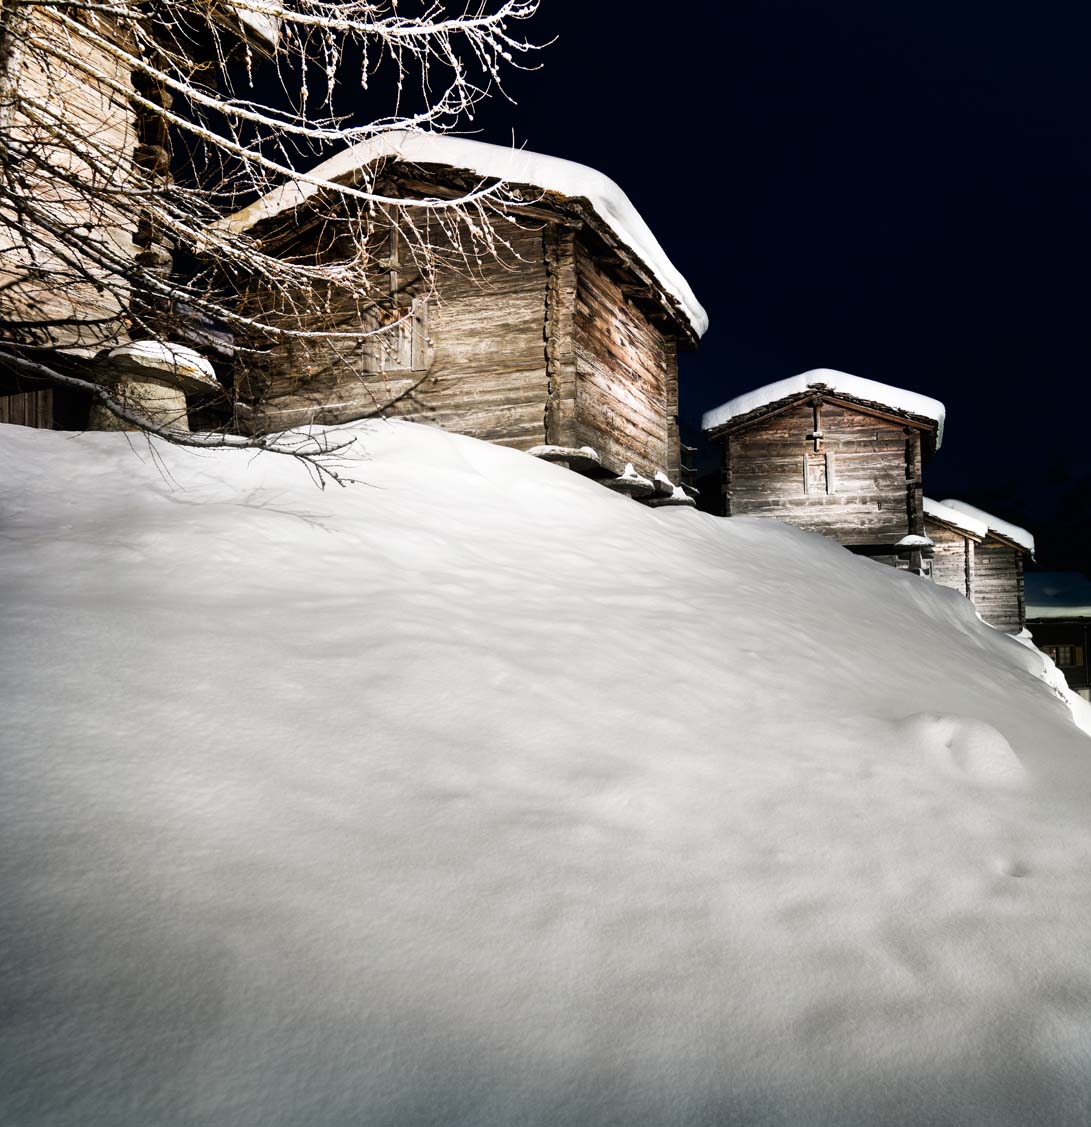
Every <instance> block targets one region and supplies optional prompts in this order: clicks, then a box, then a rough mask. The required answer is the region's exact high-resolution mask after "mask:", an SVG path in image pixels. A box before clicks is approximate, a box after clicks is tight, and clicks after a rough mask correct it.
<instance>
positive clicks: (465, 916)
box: [0, 423, 1091, 1127]
mask: <svg viewBox="0 0 1091 1127" xmlns="http://www.w3.org/2000/svg"><path fill="white" fill-rule="evenodd" d="M356 429H357V431H358V434H359V440H358V443H357V451H356V453H354V454H353V456H352V462H353V464H352V466H351V470H352V472H353V474H354V476H356V477H358V478H359V479H361V481H362V482H363V484H359V485H356V486H353V487H352V488H349V489H345V490H339V489H332V490H327V491H325V492H319V491H318V490H316V489H315V488H314V487H313V486H312V485H311V484H310V483H309V481H308V480H307V478H306V476H305V475H304V474H303V473H302V471H301V470H300V469H299V467H298V466H296V465H295V464H292V463H290V462H289V461H288V460H286V459H278V458H276V457H273V456H268V455H266V456H262V457H259V458H256V459H255V458H252V457H248V456H246V455H245V454H242V453H239V452H220V453H215V454H208V455H199V456H198V455H194V454H191V453H186V452H181V451H177V450H174V449H172V448H169V447H162V446H157V447H155V456H154V457H152V456H151V453H150V450H149V448H148V447H147V445H146V444H145V445H142V444H139V443H137V444H133V445H130V443H129V442H127V441H126V436H125V435H120V434H94V435H84V436H79V437H73V436H64V435H60V434H54V433H48V432H41V431H33V430H25V429H20V428H16V427H0V482H2V483H3V484H2V485H0V521H2V525H0V528H2V536H0V555H2V559H0V585H2V600H0V606H2V616H3V618H2V622H0V670H2V675H3V683H4V686H5V694H4V725H3V729H2V731H3V736H2V741H3V745H4V750H3V756H2V759H0V764H2V770H3V777H2V779H0V796H2V802H3V808H2V817H0V865H2V866H3V897H4V899H3V907H4V910H3V912H2V914H0V929H2V931H3V936H2V944H3V949H4V951H5V972H4V974H5V977H4V984H5V995H6V1004H5V1006H4V1014H5V1017H4V1025H3V1038H4V1041H3V1051H2V1054H0V1060H2V1061H3V1068H4V1070H5V1075H4V1079H3V1082H2V1083H0V1121H3V1122H4V1123H5V1124H8V1125H12V1127H25V1125H35V1127H44V1125H46V1124H49V1125H51V1127H52V1125H60V1124H80V1125H84V1124H92V1123H94V1124H100V1123H102V1124H106V1123H108V1124H110V1125H111V1127H130V1125H131V1127H149V1125H152V1124H154V1125H156V1127H173V1125H182V1124H185V1125H187V1127H194V1125H208V1127H212V1125H216V1127H228V1125H230V1127H258V1125H261V1127H271V1125H293V1127H294V1125H298V1124H304V1123H306V1124H317V1125H322V1127H325V1125H335V1124H336V1125H341V1124H346V1125H347V1124H353V1125H356V1124H365V1123H366V1124H368V1125H369V1127H371V1125H383V1124H389V1125H404V1124H425V1123H429V1124H432V1123H434V1124H460V1125H467V1127H468V1125H473V1127H483V1125H493V1124H495V1125H508V1124H516V1123H518V1124H524V1125H527V1124H531V1125H539V1124H540V1125H546V1124H549V1125H556V1124H578V1125H581V1127H582V1125H599V1124H626V1125H632V1124H649V1125H651V1124H655V1125H663V1124H686V1125H690V1124H712V1123H739V1124H765V1123H775V1124H807V1125H814V1124H830V1125H833V1124H839V1125H840V1124H869V1125H870V1124H875V1123H883V1124H892V1123H905V1124H910V1123H913V1124H917V1123H925V1122H927V1123H931V1124H940V1123H943V1124H946V1123H950V1124H956V1123H958V1124H965V1123H973V1124H989V1125H997V1124H1013V1125H1014V1124H1019V1125H1023V1124H1026V1123H1028V1122H1038V1123H1050V1124H1077V1123H1085V1122H1087V1119H1088V1114H1089V1109H1091V882H1089V881H1088V879H1087V872H1088V861H1089V859H1091V831H1089V828H1088V825H1087V809H1088V800H1089V799H1091V756H1089V748H1091V744H1089V742H1088V740H1087V738H1086V737H1085V736H1084V735H1083V734H1082V733H1081V732H1079V731H1078V730H1077V728H1076V727H1075V726H1074V725H1073V723H1072V721H1071V718H1070V714H1069V712H1068V710H1067V708H1066V706H1065V704H1064V703H1063V702H1062V701H1061V700H1060V699H1058V697H1057V696H1056V695H1055V693H1054V692H1053V691H1052V690H1051V689H1050V688H1049V687H1048V686H1046V685H1045V684H1044V683H1043V682H1042V680H1040V679H1039V677H1038V674H1039V672H1040V671H1041V668H1042V662H1041V657H1040V655H1038V654H1037V653H1035V652H1034V651H1033V650H1030V649H1028V648H1026V647H1024V646H1022V645H1020V644H1019V643H1018V642H1016V641H1013V640H1012V639H1010V638H1008V637H1006V636H1005V635H1003V634H1000V633H998V632H996V631H994V630H991V629H990V628H988V627H986V626H984V625H983V624H982V623H981V622H979V620H978V619H977V618H976V616H975V615H974V613H973V611H972V609H971V607H970V605H969V604H968V603H967V602H966V601H965V600H964V599H962V598H961V597H960V596H959V595H957V594H955V593H954V592H951V591H947V590H944V589H941V588H936V587H933V586H931V585H929V584H927V583H925V582H923V581H920V580H918V579H916V578H915V577H913V576H909V575H906V574H900V573H897V572H895V571H893V570H891V569H888V568H883V567H881V566H879V565H876V564H872V563H870V562H868V561H865V560H862V559H857V558H855V557H853V556H851V555H849V554H848V553H847V552H844V551H843V550H841V549H840V548H838V547H837V546H836V545H834V544H833V543H831V542H828V541H825V540H823V539H821V538H819V537H816V536H811V535H807V534H804V533H801V532H798V531H796V530H794V529H791V528H787V527H784V526H780V525H777V524H774V523H771V522H761V521H757V520H747V519H745V518H737V519H734V520H731V521H725V520H722V519H717V518H714V517H710V516H707V515H705V514H701V513H697V512H694V511H691V510H685V509H659V510H648V509H645V508H642V507H640V506H638V505H636V504H634V503H633V502H631V501H629V500H627V499H625V498H623V497H620V496H617V495H615V494H613V493H611V492H609V491H608V490H606V489H603V488H601V487H600V486H598V485H595V484H593V483H591V482H589V481H586V480H583V479H581V478H578V477H576V476H575V475H573V474H571V473H569V472H568V471H565V470H563V469H559V468H557V467H554V466H551V465H548V464H544V463H541V462H538V461H536V460H535V459H533V458H531V457H528V456H527V455H524V454H520V453H517V452H514V451H510V450H506V449H501V448H497V447H492V446H487V445H485V444H482V443H480V442H476V441H474V440H472V439H468V438H463V437H459V436H455V435H450V434H446V433H443V432H441V431H439V430H429V429H425V428H422V427H416V426H412V425H409V424H389V423H376V424H369V425H365V426H359V427H357V428H356Z"/></svg>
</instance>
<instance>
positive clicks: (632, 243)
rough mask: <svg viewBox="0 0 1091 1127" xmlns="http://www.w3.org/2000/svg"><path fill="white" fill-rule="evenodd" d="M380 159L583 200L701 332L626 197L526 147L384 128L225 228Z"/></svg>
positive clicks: (290, 203)
mask: <svg viewBox="0 0 1091 1127" xmlns="http://www.w3.org/2000/svg"><path fill="white" fill-rule="evenodd" d="M384 157H393V158H396V159H398V160H403V161H411V162H413V163H416V164H437V165H442V166H444V167H446V168H453V169H459V170H465V171H467V172H472V173H474V174H475V175H477V176H482V177H487V178H490V179H491V178H496V179H498V180H503V181H506V182H508V183H509V184H525V185H528V186H530V187H532V188H537V189H539V190H541V191H544V192H556V193H558V194H559V195H562V196H567V197H569V198H570V199H586V200H587V201H588V203H590V205H591V207H592V208H594V211H595V214H596V215H597V216H598V217H599V218H600V219H601V220H602V221H603V222H604V223H605V224H606V225H607V226H608V227H609V228H610V229H611V230H612V231H613V232H614V234H615V235H616V236H617V237H618V238H619V239H620V240H621V242H622V243H623V244H624V245H625V246H626V247H628V249H629V250H631V251H632V252H633V253H634V254H635V255H636V257H637V258H639V259H640V260H641V261H642V262H643V263H644V264H645V265H646V266H647V267H648V269H649V270H650V271H651V272H652V274H653V275H654V276H655V279H656V281H657V282H658V283H659V285H660V286H661V287H662V288H663V290H664V291H665V292H666V293H668V294H670V295H671V296H672V297H673V298H674V299H675V300H676V301H677V302H678V304H679V306H680V307H681V310H682V312H683V313H684V315H685V317H686V319H687V320H688V321H689V323H690V325H691V326H692V327H693V331H694V332H695V333H696V334H697V336H699V337H700V336H703V335H704V333H705V330H706V329H707V328H708V314H707V313H705V311H704V309H703V308H702V307H701V304H700V302H698V300H697V298H696V297H695V296H694V293H693V290H691V289H690V286H689V283H688V282H687V281H686V279H685V278H684V277H683V276H682V275H681V274H680V273H679V271H678V270H677V268H676V267H675V266H674V264H673V263H672V262H671V260H670V259H669V258H668V257H667V254H666V252H665V251H664V250H663V248H662V247H661V246H660V245H659V240H658V239H656V237H655V235H653V234H652V231H651V228H650V227H649V226H648V224H647V223H646V222H645V221H644V219H643V217H642V216H641V214H640V213H639V212H638V211H637V210H636V208H635V207H634V206H633V204H632V202H631V201H630V200H629V197H628V196H627V195H625V193H624V192H623V191H622V190H621V189H620V188H619V187H618V186H617V184H615V183H614V182H613V180H611V179H610V178H609V177H608V176H604V175H603V174H602V173H601V172H598V171H596V170H595V169H593V168H588V167H587V166H586V165H583V164H577V163H576V162H575V161H571V160H564V159H562V158H561V157H553V156H547V155H546V154H545V153H532V152H528V151H527V150H526V149H515V148H509V147H507V146H504V145H489V144H486V143H485V142H484V141H473V140H471V139H470V138H468V137H452V136H448V135H445V134H440V133H419V132H415V131H413V130H401V129H399V130H391V131H390V132H388V133H380V134H378V135H377V136H374V137H370V138H368V140H366V141H361V142H359V143H358V144H356V145H351V146H350V147H349V148H347V149H345V150H344V151H343V152H340V153H337V154H336V155H335V156H333V157H330V159H329V160H326V161H323V162H322V163H321V164H320V165H318V166H317V167H315V168H312V169H311V170H310V172H308V173H307V174H306V178H305V179H299V180H293V181H292V182H291V183H288V184H285V185H283V186H282V187H280V188H276V189H274V190H273V191H272V192H270V193H269V194H268V195H265V196H262V198H261V199H259V200H257V201H255V202H254V203H252V204H250V205H249V207H245V208H243V209H242V210H241V211H237V212H235V214H234V215H231V216H229V217H228V218H227V219H226V220H225V221H224V222H225V223H226V224H228V225H230V226H231V227H233V228H234V229H236V230H246V229H247V228H248V227H251V226H253V225H254V224H255V223H260V222H261V221H262V220H265V219H271V218H273V217H274V216H277V215H280V214H281V213H282V212H285V211H289V210H290V209H292V208H295V207H298V206H299V205H300V204H301V203H303V202H304V201H305V200H307V199H309V198H310V197H311V196H313V195H314V194H315V193H316V192H318V191H320V190H321V189H322V188H323V187H329V186H331V185H333V184H337V183H343V182H344V180H345V179H346V177H349V176H351V175H352V174H353V173H355V172H358V171H359V170H360V169H362V168H366V167H367V166H368V165H369V164H372V163H374V162H375V161H377V160H380V159H382V158H384Z"/></svg>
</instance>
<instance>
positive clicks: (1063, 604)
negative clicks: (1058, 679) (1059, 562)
mask: <svg viewBox="0 0 1091 1127" xmlns="http://www.w3.org/2000/svg"><path fill="white" fill-rule="evenodd" d="M1026 606H1027V628H1028V629H1029V630H1030V632H1031V634H1033V635H1034V643H1035V645H1037V647H1038V648H1039V649H1040V650H1042V651H1043V652H1044V653H1047V654H1049V656H1050V657H1051V658H1052V659H1053V660H1054V662H1055V663H1056V664H1057V667H1058V668H1059V669H1060V671H1061V672H1062V673H1063V674H1064V677H1065V680H1066V681H1067V682H1068V686H1069V688H1071V689H1073V690H1074V691H1075V692H1077V693H1079V694H1080V696H1082V697H1083V698H1084V700H1091V580H1089V579H1088V578H1087V577H1086V576H1084V575H1081V574H1080V573H1079V572H1078V571H1038V572H1030V573H1029V574H1028V575H1027V577H1026Z"/></svg>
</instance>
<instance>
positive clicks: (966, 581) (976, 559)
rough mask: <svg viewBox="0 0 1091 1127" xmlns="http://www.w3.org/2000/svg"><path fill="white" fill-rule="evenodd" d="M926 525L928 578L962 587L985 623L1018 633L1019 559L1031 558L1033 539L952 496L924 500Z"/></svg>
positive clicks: (1021, 620)
mask: <svg viewBox="0 0 1091 1127" xmlns="http://www.w3.org/2000/svg"><path fill="white" fill-rule="evenodd" d="M925 525H926V528H927V530H928V536H929V538H930V539H931V540H932V541H933V544H934V547H933V555H932V563H931V574H932V578H933V580H935V582H936V583H938V584H940V585H941V586H943V587H952V588H954V589H955V590H956V591H961V592H962V593H963V594H964V595H965V596H966V597H967V598H968V599H969V600H970V601H971V602H972V603H973V604H974V606H975V607H976V608H977V612H978V614H980V615H981V617H982V618H983V619H984V620H985V621H986V622H987V623H989V625H990V626H995V627H996V628H997V629H998V630H1004V631H1007V633H1009V634H1018V633H1019V632H1020V631H1021V630H1022V629H1023V627H1024V626H1025V625H1026V610H1025V602H1024V592H1023V563H1024V557H1026V556H1030V557H1031V558H1032V559H1033V557H1034V537H1033V536H1031V534H1030V533H1029V532H1027V530H1026V529H1024V528H1020V527H1018V525H1014V524H1011V523H1010V522H1009V521H1005V520H1001V519H1000V518H999V517H994V516H993V515H992V514H991V513H987V512H985V511H984V510H982V509H978V508H975V507H974V506H973V505H967V504H966V502H964V501H956V500H954V499H948V500H945V501H943V502H936V501H932V500H931V499H926V500H925Z"/></svg>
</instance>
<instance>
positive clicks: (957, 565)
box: [925, 521, 976, 599]
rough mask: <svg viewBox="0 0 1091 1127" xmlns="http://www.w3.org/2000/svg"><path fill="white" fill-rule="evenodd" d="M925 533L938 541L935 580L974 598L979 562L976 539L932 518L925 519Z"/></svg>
mask: <svg viewBox="0 0 1091 1127" xmlns="http://www.w3.org/2000/svg"><path fill="white" fill-rule="evenodd" d="M925 532H926V534H927V535H928V537H929V539H930V540H931V541H932V543H933V544H935V550H934V555H933V556H932V580H933V582H935V583H938V584H939V585H940V586H941V587H950V588H951V590H953V591H958V592H959V593H960V594H962V595H965V596H966V597H967V598H968V599H973V597H974V590H973V580H974V575H975V567H974V565H975V562H976V560H975V553H974V548H975V544H974V541H973V540H971V539H970V537H968V536H960V535H959V534H958V533H957V532H955V531H953V530H952V529H950V528H947V527H945V526H944V525H939V524H934V523H933V522H932V521H926V522H925Z"/></svg>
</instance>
